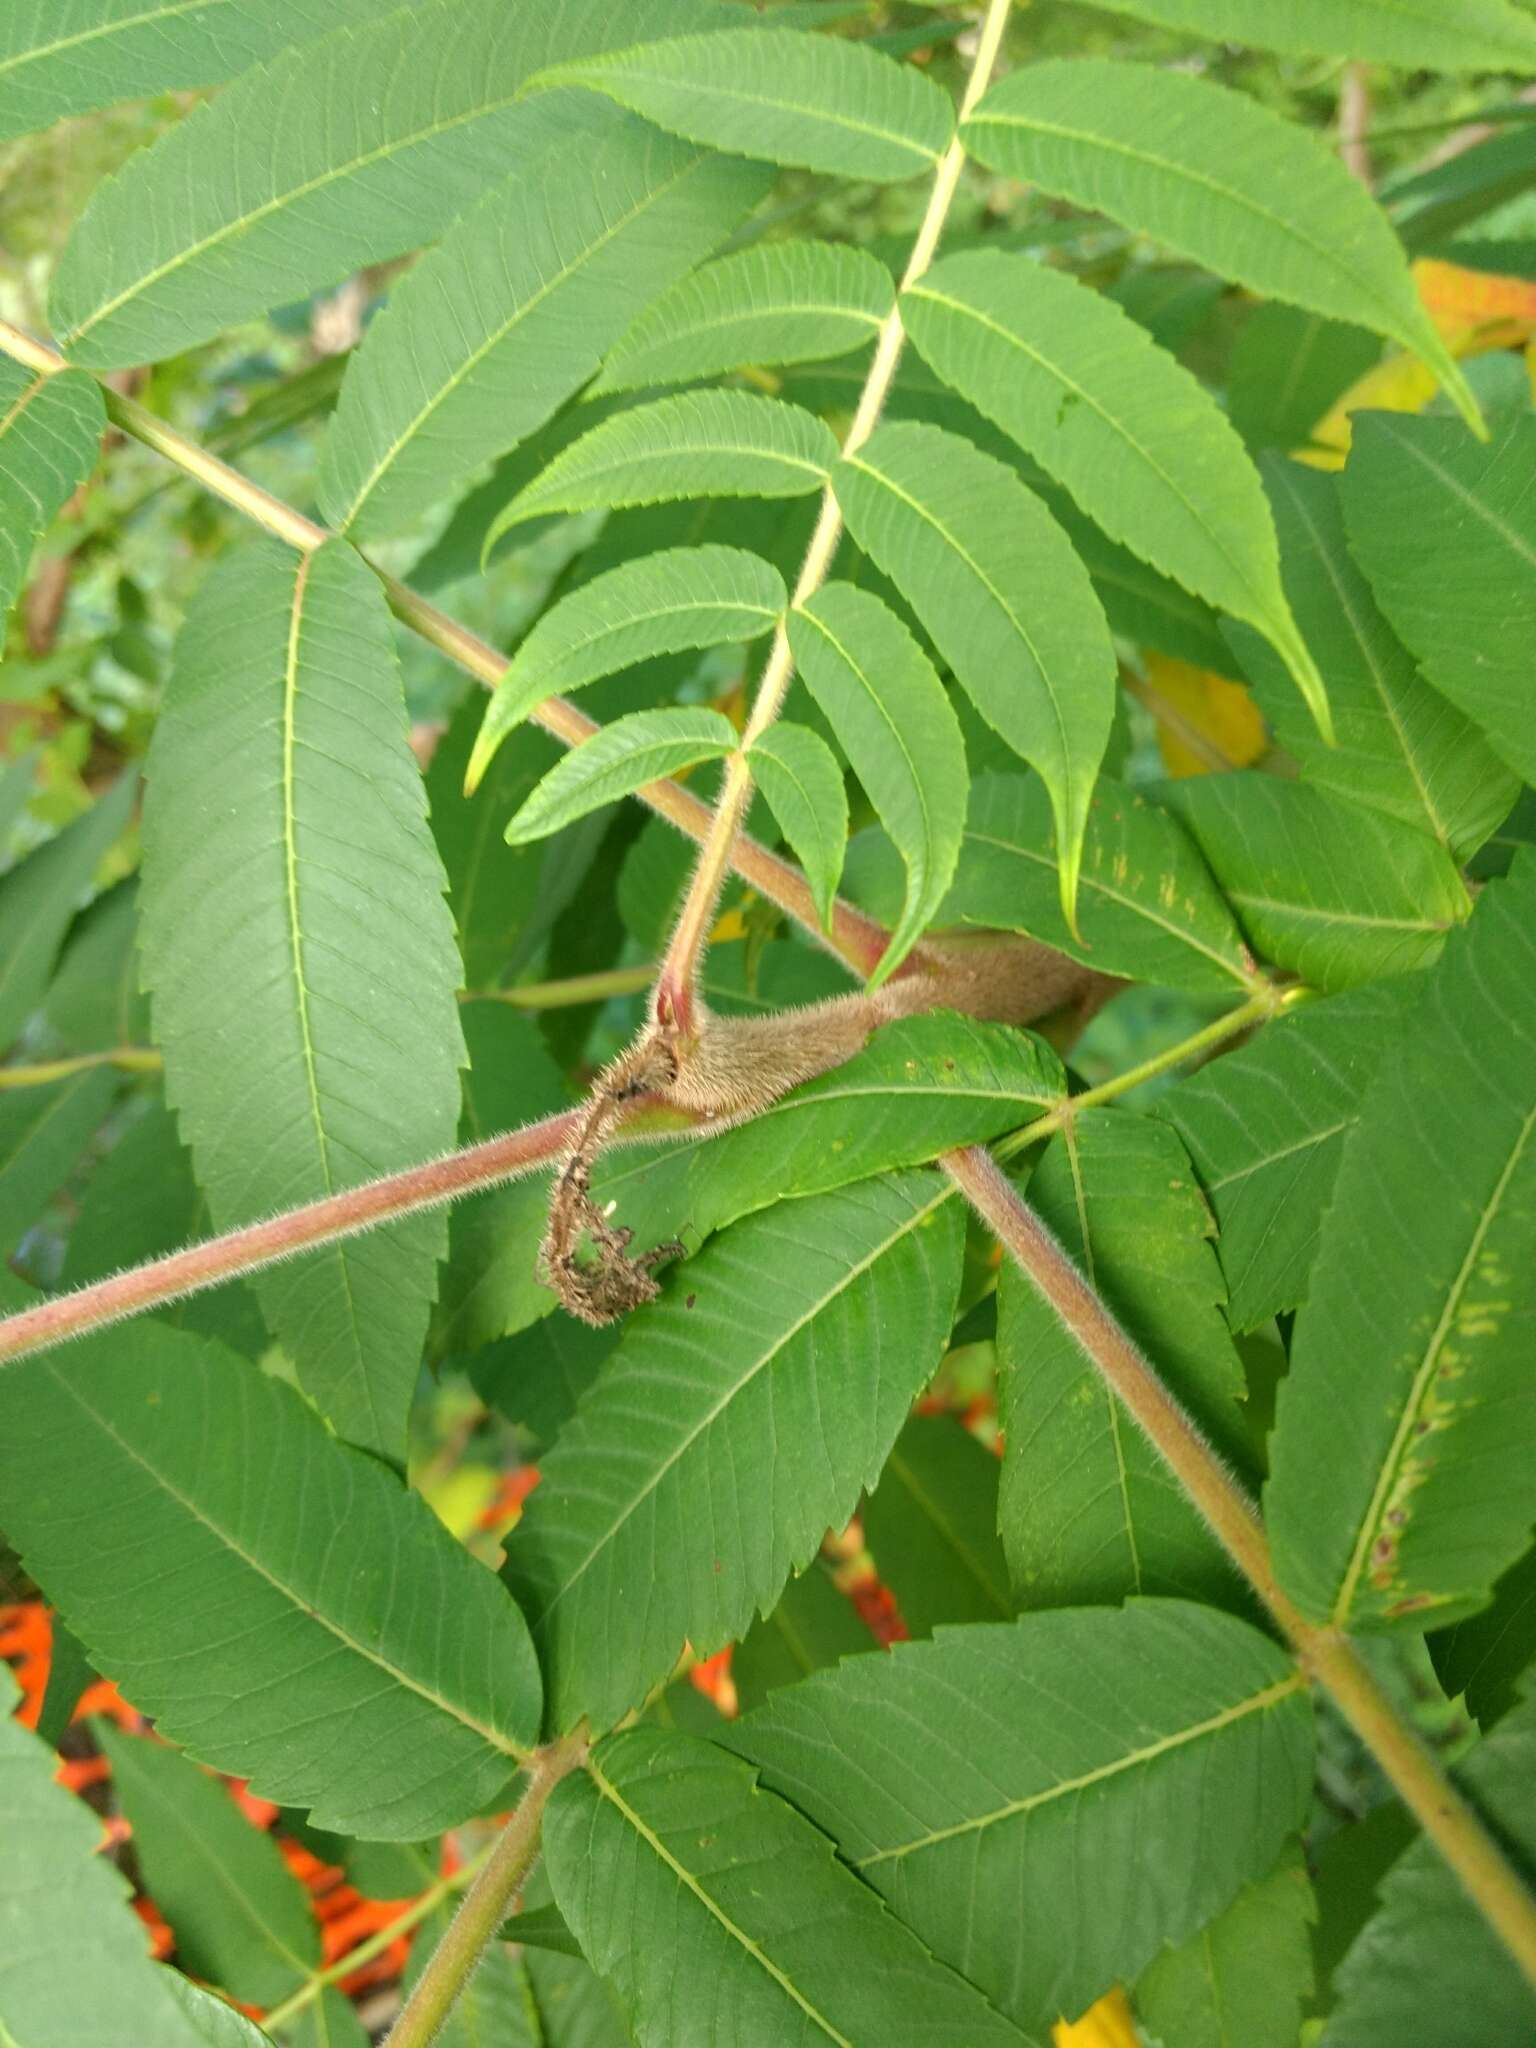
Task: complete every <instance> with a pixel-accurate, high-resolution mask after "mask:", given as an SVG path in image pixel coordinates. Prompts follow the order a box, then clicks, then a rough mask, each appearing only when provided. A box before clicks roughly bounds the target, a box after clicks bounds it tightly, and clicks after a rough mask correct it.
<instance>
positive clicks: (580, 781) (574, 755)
mask: <svg viewBox="0 0 1536 2048" xmlns="http://www.w3.org/2000/svg"><path fill="white" fill-rule="evenodd" d="M736 741H737V733H736V728H735V726H734V725H732V723H731V721H730V720H729V719H728V718H726V717H725V716H724V715H723V713H721V712H719V711H708V710H703V709H698V708H689V707H683V708H681V709H678V710H671V711H632V712H630V714H629V716H628V717H627V718H616V719H614V721H613V723H612V724H611V725H605V726H604V727H603V728H602V730H601V731H600V732H596V733H594V734H593V735H592V737H591V739H589V740H583V741H582V743H581V745H580V746H579V747H573V748H572V749H571V751H570V753H568V754H567V755H566V756H565V758H564V760H561V761H557V762H556V763H555V765H554V767H553V768H551V769H550V771H549V773H548V774H547V775H546V776H545V777H544V780H543V781H542V782H541V783H540V784H539V786H538V788H537V789H535V790H534V792H533V794H532V796H530V797H529V799H528V801H527V802H526V803H525V804H524V805H523V807H522V809H521V810H520V811H519V812H518V813H517V816H516V817H515V818H514V819H513V820H512V822H511V824H510V825H508V827H507V843H508V845H510V846H518V845H521V844H522V843H523V842H524V841H526V840H529V839H544V838H547V837H548V835H549V834H550V833H551V832H558V831H559V829H560V827H561V826H562V825H569V824H570V823H571V821H572V820H573V819H575V818H583V817H585V816H586V814H587V812H588V811H595V810H599V809H601V807H602V806H603V805H604V804H611V803H614V802H616V801H617V799H618V798H619V797H621V796H629V795H631V794H632V793H633V792H634V791H635V790H637V789H643V788H644V787H645V785H646V784H647V783H648V782H659V781H660V780H661V778H662V777H663V776H664V775H675V774H677V773H678V771H679V770H680V769H683V768H693V767H696V766H697V765H698V763H699V762H700V761H720V760H723V759H724V758H725V756H726V755H727V754H732V753H734V752H735V751H736Z"/></svg>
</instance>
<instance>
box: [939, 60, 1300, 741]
mask: <svg viewBox="0 0 1536 2048" xmlns="http://www.w3.org/2000/svg"><path fill="white" fill-rule="evenodd" d="M1039 68H1048V67H1039ZM1159 75H1161V74H1159ZM902 317H903V319H904V320H905V322H906V323H907V326H908V328H909V331H910V332H911V335H912V340H913V342H914V344H915V345H916V347H917V348H918V349H919V350H921V352H922V354H923V355H924V356H925V357H926V358H927V360H928V361H929V363H930V364H931V365H932V366H933V368H934V369H935V370H936V371H937V372H938V374H939V375H940V376H941V377H943V378H944V380H945V382H946V383H949V384H952V385H953V386H954V388H955V389H956V390H957V391H959V392H960V393H961V394H962V396H964V397H965V398H967V399H969V400H970V402H971V403H972V404H973V405H975V406H976V407H978V409H979V410H980V411H982V412H984V413H985V414H986V415H987V417H988V418H989V419H992V420H995V421H996V422H997V424H998V425H999V426H1000V427H1002V428H1003V430H1004V431H1005V432H1006V433H1008V434H1010V435H1012V437H1013V438H1014V440H1016V441H1017V442H1018V443H1019V445H1020V447H1021V448H1023V449H1024V450H1025V452H1026V453H1027V454H1029V455H1031V456H1033V457H1034V459H1035V460H1036V461H1037V462H1038V463H1040V465H1041V467H1042V468H1044V469H1046V470H1048V471H1049V472H1050V473H1051V475H1052V476H1055V477H1058V478H1060V480H1061V482H1062V483H1063V484H1065V485H1066V487H1067V489H1068V490H1069V491H1070V492H1071V493H1072V496H1073V497H1074V498H1075V499H1076V501H1077V503H1078V504H1079V505H1080V506H1081V507H1082V509H1083V511H1084V512H1086V513H1088V514H1089V516H1090V517H1091V518H1093V519H1094V520H1095V521H1097V523H1098V524H1099V526H1101V527H1102V528H1103V529H1104V531H1105V532H1106V533H1107V534H1109V535H1110V536H1111V537H1112V538H1113V539H1114V540H1117V541H1120V542H1123V543H1124V545H1125V546H1126V547H1128V548H1129V549H1130V550H1131V552H1132V554H1134V555H1137V556H1139V557H1140V558H1141V559H1142V560H1143V561H1146V562H1149V563H1150V564H1151V565H1152V566H1153V567H1154V568H1155V569H1159V570H1161V571H1162V572H1163V573H1164V574H1166V575H1168V576H1171V577H1173V578H1174V579H1175V580H1176V581H1177V582H1179V583H1181V584H1183V586H1184V587H1185V589H1186V590H1189V591H1191V592H1193V593H1194V594H1195V595H1196V596H1197V597H1200V598H1203V599H1204V600H1205V601H1206V602H1207V603H1208V604H1211V605H1214V606H1215V607H1216V608H1217V609H1218V610H1221V611H1227V612H1231V613H1232V615H1233V616H1234V617H1236V618H1240V619H1247V620H1248V621H1250V623H1251V624H1253V625H1254V626H1256V627H1257V628H1258V630H1259V631H1260V632H1261V633H1263V634H1264V635H1265V636H1266V637H1267V638H1268V639H1269V640H1271V641H1272V642H1273V643H1274V645H1275V646H1276V647H1277V648H1278V649H1279V650H1280V653H1281V655H1282V657H1283V659H1284V660H1285V662H1286V664H1287V666H1288V667H1289V669H1290V671H1291V673H1292V675H1293V676H1294V678H1295V681H1296V686H1297V688H1298V689H1299V690H1300V691H1301V693H1302V695H1303V696H1304V697H1305V698H1306V700H1307V702H1308V704H1309V705H1310V706H1311V709H1312V712H1313V715H1314V716H1315V717H1316V718H1317V719H1318V721H1319V723H1320V724H1323V725H1324V726H1326V723H1327V716H1328V707H1327V699H1326V693H1325V691H1324V688H1323V684H1322V680H1321V678H1320V677H1319V675H1318V673H1317V668H1316V665H1315V663H1314V662H1313V660H1312V657H1311V655H1310V653H1309V652H1308V650H1307V646H1306V643H1305V642H1304V641H1303V639H1302V637H1301V634H1300V633H1299V632H1298V630H1297V626H1296V621H1295V620H1294V619H1293V618H1292V616H1291V612H1290V608H1289V606H1288V605H1287V603H1286V600H1285V593H1284V591H1283V590H1282V589H1281V586H1280V560H1279V553H1278V550H1277V547H1276V543H1275V530H1274V525H1273V523H1272V521H1271V519H1270V516H1269V507H1268V505H1267V504H1266V503H1265V500H1264V490H1263V486H1262V485H1261V483H1260V481H1259V477H1258V473H1257V472H1256V470H1255V469H1254V467H1253V464H1252V462H1251V461H1250V459H1249V457H1248V453H1247V450H1246V449H1245V448H1244V447H1243V444H1242V442H1241V441H1240V440H1239V439H1238V437H1237V435H1236V433H1235V432H1234V431H1233V429H1232V427H1231V426H1230V425H1229V423H1228V421H1227V419H1226V417H1225V415H1224V414H1223V413H1222V411H1221V409H1220V408H1219V407H1218V405H1217V404H1216V402H1215V400H1214V399H1213V398H1212V397H1211V396H1210V394H1209V393H1208V392H1207V391H1206V390H1205V388H1204V387H1203V386H1202V385H1201V384H1200V383H1199V382H1198V381H1197V380H1196V379H1195V378H1194V377H1192V376H1191V375H1190V373H1189V372H1188V371H1187V370H1186V369H1184V368H1183V367H1182V366H1181V365H1180V364H1178V363H1176V362H1175V361H1174V359H1173V357H1172V356H1170V355H1168V354H1167V353H1165V351H1164V350H1162V349H1160V348H1159V347H1158V346H1157V344H1156V343H1155V342H1154V341H1153V340H1152V338H1151V336H1150V335H1149V334H1148V333H1147V332H1146V330H1145V328H1143V327H1141V326H1139V325H1138V324H1137V322H1136V321H1134V320H1132V319H1131V318H1130V317H1129V315H1127V314H1126V313H1124V312H1122V311H1121V309H1120V307H1119V306H1117V305H1116V304H1115V302H1114V300H1113V299H1109V298H1106V297H1104V296H1103V295H1102V294H1101V293H1099V292H1095V291H1092V290H1090V288H1089V287H1088V286H1087V285H1083V284H1079V283H1078V282H1077V280H1076V279H1075V278H1072V277H1069V276H1068V275H1067V274H1066V272H1065V271H1060V270H1051V269H1048V268H1047V267H1046V266H1045V265H1044V264H1041V263H1032V262H1030V261H1028V260H1027V259H1026V258H1024V257H1021V256H1010V255H1003V254H1001V253H996V252H991V251H976V252H973V253H969V254H962V255H957V256H947V257H945V258H944V259H943V261H942V262H940V263H938V264H936V265H935V266H934V268H933V269H932V270H931V271H929V272H928V274H927V276H925V277H924V278H922V279H921V280H920V282H919V283H917V284H916V285H914V286H913V287H912V288H911V290H910V291H908V292H906V293H904V294H903V296H902Z"/></svg>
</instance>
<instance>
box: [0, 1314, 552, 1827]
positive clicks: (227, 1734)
mask: <svg viewBox="0 0 1536 2048" xmlns="http://www.w3.org/2000/svg"><path fill="white" fill-rule="evenodd" d="M0 1423H3V1426H0V1473H3V1479H4V1491H5V1508H6V1526H7V1532H8V1534H9V1535H10V1537H11V1540H12V1541H13V1542H14V1543H15V1544H16V1546H17V1548H18V1549H19V1550H20V1551H21V1553H22V1555H23V1556H24V1557H25V1558H26V1560H27V1565H28V1569H29V1570H30V1571H31V1572H32V1573H33V1575H34V1576H35V1577H36V1579H37V1580H38V1582H39V1584H41V1585H42V1586H43V1587H44V1588H45V1590H46V1592H47V1596H48V1598H49V1599H50V1600H51V1601H53V1602H54V1603H55V1604H56V1605H57V1606H59V1607H60V1608H61V1609H62V1610H63V1612H64V1614H65V1616H66V1618H67V1619H68V1622H69V1625H70V1627H71V1628H72V1629H73V1630H74V1631H75V1633H76V1634H77V1635H78V1636H79V1637H80V1639H81V1641H82V1642H83V1643H84V1644H85V1645H86V1647H87V1649H88V1650H89V1651H90V1653H91V1660H92V1663H93V1664H94V1666H95V1668H96V1669H97V1670H99V1671H100V1672H101V1673H102V1675H103V1676H104V1677H110V1678H112V1679H114V1680H115V1681H116V1682H117V1683H118V1685H120V1686H121V1688H122V1690H123V1692H124V1694H125V1695H126V1696H127V1697H129V1698H130V1699H132V1700H134V1701H135V1703H136V1704H138V1705H139V1706H140V1708H141V1711H143V1712H144V1713H147V1714H150V1715H152V1716H153V1717H154V1719H155V1721H156V1722H157V1723H158V1725H159V1728H160V1731H161V1733H162V1734H163V1735H165V1736H167V1737H168V1738H169V1739H171V1740H173V1741H175V1742H178V1743H180V1744H181V1745H182V1747H183V1748H185V1750H186V1751H187V1753H188V1755H189V1756H193V1757H196V1758H198V1759H199V1760H201V1761H203V1762H206V1763H210V1764H212V1765H214V1766H215V1768H217V1769H220V1770H224V1771H229V1772H232V1773H235V1774H237V1775H239V1776H241V1777H249V1778H250V1779H251V1780H252V1783H253V1789H254V1790H255V1791H256V1792H257V1793H258V1794H260V1795H261V1796H262V1797H265V1798H270V1799H273V1800H276V1801H277V1802H278V1803H279V1804H280V1805H284V1804H285V1805H293V1806H301V1807H305V1808H310V1809H312V1810H313V1813H314V1819H315V1824H316V1826H317V1827H325V1828H334V1829H336V1830H337V1831H338V1832H341V1833H354V1834H362V1835H368V1836H373V1837H376V1838H378V1839H380V1840H390V1841H415V1840H419V1839H420V1838H421V1837H422V1836H424V1835H428V1834H435V1833H437V1832H438V1831H439V1830H440V1829H442V1828H446V1827H452V1826H455V1825H456V1824H457V1823H458V1822H459V1821H461V1820H463V1819H465V1818H466V1817H467V1816H468V1815H469V1814H471V1813H477V1812H478V1811H479V1810H480V1808H481V1806H482V1805H483V1804H484V1803H485V1802H486V1801H489V1800H491V1799H493V1798H495V1796H496V1795H497V1793H498V1792H499V1791H500V1790H501V1789H502V1788H503V1787H504V1786H505V1784H506V1782H507V1780H508V1778H509V1777H510V1776H511V1774H512V1772H513V1770H514V1769H515V1768H516V1765H517V1762H518V1759H519V1757H520V1756H521V1755H522V1754H523V1753H524V1751H525V1749H526V1746H527V1745H528V1744H529V1743H530V1742H531V1741H533V1740H534V1739H535V1737H536V1734H537V1727H538V1719H539V1679H538V1671H537V1667H536V1665H535V1662H534V1656H533V1649H532V1645H531V1643H530V1642H529V1639H528V1632H527V1629H526V1627H525V1626H524V1624H523V1620H522V1617H521V1616H520V1615H519V1614H518V1612H517V1609H516V1608H515V1607H514V1606H513V1605H512V1603H511V1602H510V1601H509V1600H508V1599H507V1597H506V1594H505V1591H504V1590H503V1588H502V1587H500V1586H499V1585H498V1584H497V1583H496V1580H495V1579H494V1578H493V1577H492V1575H491V1574H490V1573H489V1572H488V1571H487V1570H486V1568H485V1567H484V1566H483V1565H482V1564H479V1563H477V1562H476V1560H475V1559H474V1558H472V1557H471V1556H470V1555H469V1554H468V1552H467V1551H465V1550H463V1549H461V1548H460V1546H459V1544H458V1543H457V1542H456V1541H455V1540H454V1539H453V1538H452V1537H451V1536H450V1535H449V1534H448V1532H447V1530H446V1529H444V1528H443V1526H442V1524H441V1523H440V1522H439V1521H438V1519H437V1517H436V1516H435V1515H434V1514H433V1513H432V1511H431V1509H430V1508H429V1507H428V1506H427V1505H426V1503H425V1501H423V1500H422V1499H421V1497H420V1495H418V1494H414V1493H409V1492H407V1491H406V1489H405V1488H404V1487H403V1486H402V1485H401V1483H400V1481H399V1480H398V1479H396V1477H395V1475H394V1474H393V1473H392V1472H390V1471H389V1470H387V1468H386V1467H384V1466H383V1465H381V1464H380V1463H379V1461H378V1460H377V1459H376V1458H373V1457H370V1456H369V1455H367V1454H366V1453H365V1452H362V1451H355V1450H352V1449H351V1448H350V1447H349V1446H347V1445H345V1444H342V1443H338V1442H337V1440H336V1438H335V1437H334V1436H332V1435H331V1434H330V1432H329V1431H328V1430H327V1429H326V1428H325V1426H324V1424H323V1423H322V1422H321V1421H320V1419H319V1418H318V1417H317V1416H316V1415H315V1413H314V1411H313V1410H312V1409H310V1408H309V1407H307V1406H306V1404H305V1403H304V1402H303V1401H302V1400H301V1399H300V1398H299V1396H298V1395H297V1394H295V1393H294V1391H293V1389H292V1388H291V1387H288V1386H285V1385H283V1384H282V1382H280V1381H278V1380H274V1379H270V1378H268V1377H267V1376H266V1375H265V1374H264V1373H262V1372H261V1371H260V1370H259V1369H258V1368H257V1367H256V1366H254V1365H251V1364H249V1363H248V1362H247V1361H246V1360H245V1359H242V1358H237V1357H236V1356H235V1354H234V1353H233V1352H231V1351H226V1350H224V1349H223V1347H222V1346H220V1345H217V1344H211V1343H208V1342H206V1341H204V1340H201V1339H198V1338H194V1337H191V1336H188V1335H185V1334H184V1333H183V1332H181V1331H179V1330H170V1329H166V1328H162V1327H158V1326H156V1325H155V1324H153V1323H141V1324H131V1325H127V1326H125V1327H124V1328H123V1329H122V1330H120V1331H113V1332H110V1333H108V1334H107V1335H106V1336H102V1337H94V1338H90V1339H88V1340H87V1341H86V1342H84V1343H81V1344H78V1345H73V1346H71V1347H70V1348H69V1349H67V1350H64V1351H60V1352H58V1353H56V1354H50V1355H45V1356H42V1357H39V1358H35V1359H28V1360H27V1361H26V1362H25V1363H24V1364H20V1365H16V1366H14V1367H12V1368H11V1369H10V1370H9V1371H7V1372H5V1373H3V1374H0ZM82 1503H85V1504H86V1505H85V1507H84V1509H82ZM445 1615H452V1616H453V1617H454V1626H453V1628H452V1629H451V1630H445V1628H444V1626H443V1620H444V1616H445ZM253 1701H267V1702H269V1705H268V1708H267V1711H265V1712H253V1710H252V1702H253Z"/></svg>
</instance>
